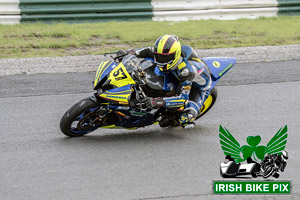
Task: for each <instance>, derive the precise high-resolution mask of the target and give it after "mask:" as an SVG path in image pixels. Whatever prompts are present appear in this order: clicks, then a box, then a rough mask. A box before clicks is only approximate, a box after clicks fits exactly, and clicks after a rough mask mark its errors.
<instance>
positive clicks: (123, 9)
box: [20, 0, 152, 22]
mask: <svg viewBox="0 0 300 200" xmlns="http://www.w3.org/2000/svg"><path fill="white" fill-rule="evenodd" d="M20 9H21V14H22V18H21V22H25V21H26V22H28V21H43V22H52V21H55V22H57V21H67V22H77V21H81V22H82V21H107V20H151V19H152V6H151V1H150V0H20Z"/></svg>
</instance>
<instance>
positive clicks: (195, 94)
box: [118, 35, 212, 128]
mask: <svg viewBox="0 0 300 200" xmlns="http://www.w3.org/2000/svg"><path fill="white" fill-rule="evenodd" d="M128 53H129V54H135V55H136V56H137V57H138V58H152V59H153V60H154V62H155V64H156V65H157V67H158V68H159V70H160V71H161V72H162V73H164V74H167V75H168V76H173V77H175V78H176V79H177V80H178V81H179V85H178V87H180V92H179V94H177V95H176V96H172V97H156V98H153V97H147V98H145V99H144V100H143V102H144V104H145V105H146V106H147V107H148V108H149V109H155V108H160V107H162V106H163V107H165V108H169V107H177V106H180V105H184V110H183V113H182V114H181V115H180V117H179V119H177V120H178V121H179V123H180V125H181V126H182V127H183V128H194V126H195V123H194V120H195V119H196V117H197V115H198V113H199V112H200V109H201V107H202V106H203V104H204V102H205V100H206V98H207V97H208V96H209V93H210V89H211V82H212V81H211V76H210V73H209V70H208V68H207V67H206V65H205V64H204V63H203V62H201V60H200V59H199V57H198V55H197V53H196V52H195V50H194V49H192V48H191V47H189V46H186V45H181V44H180V42H179V40H178V37H177V36H175V35H163V36H161V37H159V38H158V39H157V40H156V41H155V43H154V46H153V48H152V47H144V48H141V49H137V50H133V49H130V50H128V51H124V50H119V51H118V54H120V55H122V54H128ZM160 125H161V126H163V127H167V126H170V125H172V122H171V121H170V120H166V121H165V122H164V123H161V122H160Z"/></svg>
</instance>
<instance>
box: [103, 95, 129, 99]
mask: <svg viewBox="0 0 300 200" xmlns="http://www.w3.org/2000/svg"><path fill="white" fill-rule="evenodd" d="M106 97H107V98H115V99H126V97H121V96H112V95H106Z"/></svg>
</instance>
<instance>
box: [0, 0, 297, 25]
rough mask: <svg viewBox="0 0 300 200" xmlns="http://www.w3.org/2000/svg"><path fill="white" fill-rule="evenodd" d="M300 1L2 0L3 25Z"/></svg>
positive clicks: (291, 10)
mask: <svg viewBox="0 0 300 200" xmlns="http://www.w3.org/2000/svg"><path fill="white" fill-rule="evenodd" d="M299 14H300V0H210V1H207V0H152V1H151V0H0V24H16V23H19V22H20V21H21V22H35V21H41V22H45V23H51V22H61V21H62V22H70V23H73V22H75V23H77V22H99V21H112V20H118V21H120V20H155V21H162V20H164V21H165V20H170V21H182V20H198V19H222V20H226V19H230V20H234V19H238V18H257V17H261V16H264V17H272V16H277V15H299Z"/></svg>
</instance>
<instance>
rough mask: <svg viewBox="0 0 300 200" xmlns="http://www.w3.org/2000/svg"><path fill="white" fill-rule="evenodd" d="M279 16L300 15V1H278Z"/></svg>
mask: <svg viewBox="0 0 300 200" xmlns="http://www.w3.org/2000/svg"><path fill="white" fill-rule="evenodd" d="M278 8H279V11H278V15H300V0H278Z"/></svg>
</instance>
